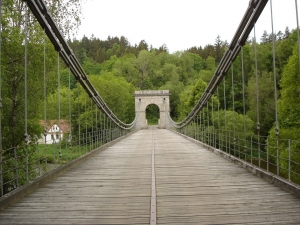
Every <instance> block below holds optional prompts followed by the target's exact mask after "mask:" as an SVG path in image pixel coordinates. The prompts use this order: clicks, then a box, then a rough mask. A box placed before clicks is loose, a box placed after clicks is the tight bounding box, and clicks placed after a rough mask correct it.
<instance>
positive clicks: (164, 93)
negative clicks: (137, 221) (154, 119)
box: [134, 90, 171, 129]
mask: <svg viewBox="0 0 300 225" xmlns="http://www.w3.org/2000/svg"><path fill="white" fill-rule="evenodd" d="M134 96H135V112H136V113H139V116H138V118H137V121H136V129H145V128H148V121H147V119H146V108H147V107H148V106H149V105H151V104H155V105H157V107H158V108H159V120H158V127H159V128H161V129H169V128H170V126H171V123H170V120H169V118H170V98H169V97H170V93H169V90H144V91H135V94H134Z"/></svg>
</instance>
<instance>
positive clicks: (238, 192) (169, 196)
mask: <svg viewBox="0 0 300 225" xmlns="http://www.w3.org/2000/svg"><path fill="white" fill-rule="evenodd" d="M162 137H163V138H162ZM154 139H155V141H154V142H155V168H156V191H157V224H300V199H298V198H296V197H294V196H293V195H291V194H289V193H287V192H284V191H282V190H280V189H279V188H277V187H275V186H273V185H271V184H269V183H267V182H265V181H263V180H262V179H260V178H258V177H256V176H254V175H252V174H251V173H249V172H248V171H246V170H245V169H243V168H240V167H238V166H237V165H235V164H232V163H230V162H228V161H227V160H226V159H224V158H221V157H219V156H217V155H215V154H214V153H212V152H210V151H207V150H205V149H202V148H200V147H199V146H198V145H196V144H193V143H191V142H189V141H187V140H186V139H185V138H183V137H181V136H177V135H176V134H174V133H172V132H169V131H167V130H157V131H156V132H155V137H154Z"/></svg>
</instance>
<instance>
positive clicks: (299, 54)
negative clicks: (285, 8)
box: [295, 0, 300, 74]
mask: <svg viewBox="0 0 300 225" xmlns="http://www.w3.org/2000/svg"><path fill="white" fill-rule="evenodd" d="M297 2H298V1H297V0H295V7H296V19H297V32H298V38H297V39H298V74H300V31H299V17H298V3H297Z"/></svg>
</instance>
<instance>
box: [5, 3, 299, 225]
mask: <svg viewBox="0 0 300 225" xmlns="http://www.w3.org/2000/svg"><path fill="white" fill-rule="evenodd" d="M25 2H26V4H27V6H28V9H29V11H28V12H27V8H26V12H25V13H24V16H25V17H26V19H25V21H28V20H29V18H28V17H29V15H30V16H33V17H34V18H36V20H37V21H38V23H39V25H40V26H41V27H42V28H43V30H44V33H45V37H46V36H47V37H48V38H49V40H50V41H51V43H52V45H53V46H54V48H55V50H56V51H57V57H58V65H59V63H60V62H59V60H60V59H62V61H63V62H64V63H65V65H66V66H67V67H68V68H69V72H70V73H69V75H70V74H73V75H74V77H75V78H76V80H77V82H78V83H79V84H80V85H81V86H82V88H83V89H84V91H85V93H87V96H88V97H89V98H90V101H91V108H95V113H94V114H93V115H92V118H93V121H94V122H93V124H91V127H86V132H84V133H82V132H81V129H80V127H79V128H75V127H72V126H70V127H69V128H68V130H69V135H68V138H67V141H65V142H63V141H62V139H63V138H62V131H61V127H62V126H63V125H64V124H65V121H64V120H63V119H62V118H60V117H59V118H58V120H57V122H56V123H57V124H56V125H54V126H52V127H51V132H50V133H49V131H48V129H47V122H49V121H47V119H45V120H44V121H43V126H44V127H45V129H44V134H43V136H44V138H43V139H42V140H39V141H38V142H35V141H33V139H34V138H33V137H31V136H30V134H29V133H28V131H29V129H28V121H27V117H28V112H27V111H26V110H27V104H28V103H27V100H26V95H28V93H29V91H30V90H27V89H26V80H27V79H26V78H27V68H26V65H27V58H26V57H27V56H26V52H27V44H28V43H27V42H28V41H27V35H28V33H27V29H28V28H27V27H26V23H25V25H24V33H25V39H24V43H23V44H24V52H25V58H24V61H25V69H24V71H25V75H24V76H25V79H24V80H25V84H24V86H25V93H24V95H25V96H24V99H25V100H24V104H25V107H24V108H25V112H24V118H25V119H24V121H25V122H24V123H25V130H24V143H23V144H19V145H16V146H12V147H9V148H3V147H2V146H3V143H5V141H6V139H5V137H6V136H5V130H2V128H1V122H0V151H1V152H0V182H1V183H0V184H1V190H0V210H1V211H0V224H151V225H154V224H299V223H300V199H299V197H300V186H299V177H300V171H299V167H300V163H299V161H298V160H297V158H299V155H300V152H299V146H300V145H299V142H298V141H297V140H292V139H289V140H286V139H285V140H281V139H280V134H279V131H280V129H279V128H280V124H279V121H278V116H277V114H278V111H277V108H276V107H275V112H274V113H275V114H276V121H274V124H275V129H274V139H271V138H270V139H267V141H262V140H263V138H262V137H261V136H260V131H261V130H260V123H259V120H258V121H257V135H252V134H251V135H248V134H246V131H245V130H244V132H242V133H239V132H236V131H235V130H234V129H233V130H232V129H221V127H220V123H217V124H215V123H214V121H215V120H213V118H212V117H213V114H214V112H216V114H215V115H218V117H220V110H218V107H219V105H214V101H213V96H214V95H215V96H219V94H220V93H219V90H218V87H220V86H221V85H223V82H225V76H231V77H232V85H233V86H234V82H233V81H234V70H233V69H232V70H230V69H231V68H233V62H234V61H235V60H236V59H237V56H238V55H239V54H241V59H242V60H241V64H242V65H241V67H242V68H244V60H243V46H244V45H245V43H246V41H247V39H248V37H249V34H250V32H251V31H252V30H253V28H255V23H256V21H257V20H258V19H259V17H260V15H261V13H262V12H263V10H266V9H265V6H266V4H267V3H268V1H267V0H251V1H249V6H248V8H247V9H246V12H245V14H244V17H243V18H242V20H241V23H240V25H239V27H238V29H237V31H236V33H235V35H234V37H233V39H232V41H231V43H230V45H229V47H228V50H227V51H226V53H225V54H224V56H223V58H222V60H221V62H220V64H219V66H218V67H217V69H216V71H215V73H214V76H213V77H212V79H211V81H210V82H209V84H208V86H207V88H206V89H205V92H204V93H203V94H202V96H201V97H200V98H199V100H198V102H197V104H196V105H195V107H194V108H193V109H192V111H191V112H190V113H189V114H188V116H187V117H186V118H185V119H184V120H182V121H180V122H174V121H173V120H172V118H171V116H170V102H169V101H170V100H169V95H170V93H169V91H168V90H160V91H153V90H152V91H151V90H144V91H136V92H135V119H134V120H133V122H132V123H129V124H128V123H124V122H123V121H121V120H120V119H119V118H118V117H117V116H116V115H115V114H114V112H112V110H111V109H110V108H109V107H108V105H107V104H106V103H105V101H104V100H103V99H102V97H101V96H100V95H99V93H98V91H97V90H96V89H95V87H94V86H93V84H92V83H91V81H90V80H89V77H88V76H87V74H86V73H85V72H84V70H83V69H82V67H81V65H80V63H79V62H78V60H77V59H76V57H75V56H74V54H73V52H72V50H71V49H70V47H69V45H68V43H67V42H66V40H65V39H64V37H63V36H62V34H61V32H60V30H59V28H58V26H57V24H56V22H55V21H54V19H53V17H52V16H51V14H50V12H48V9H47V6H46V4H45V3H44V2H43V1H42V0H27V1H25ZM295 3H296V9H297V0H296V1H295ZM1 5H2V1H1ZM270 5H271V11H272V1H270ZM295 11H296V16H297V18H298V11H297V10H295ZM298 27H299V26H298ZM272 33H274V32H273V31H272ZM298 40H299V34H298ZM274 41H275V40H274V36H273V49H272V56H273V63H274V64H273V66H274V80H275V82H274V86H275V87H274V96H275V102H277V96H278V95H277V92H276V91H277V87H276V69H275V63H276V61H275V60H276V59H275V44H274ZM298 43H299V41H298ZM254 46H255V42H254ZM299 49H300V47H299ZM44 61H46V59H44ZM255 61H256V62H257V54H256V50H255ZM299 65H300V63H299ZM254 67H257V64H256V65H254ZM256 70H257V68H256ZM242 71H243V70H242ZM0 75H1V73H0ZM28 76H30V75H29V74H28ZM45 76H46V75H45V74H44V79H45V80H46V77H45ZM58 76H59V74H58ZM242 76H244V74H242ZM69 79H70V76H69ZM0 80H1V77H0ZM69 83H70V81H69ZM44 84H45V85H46V82H44ZM0 87H1V85H0ZM224 90H225V89H224ZM232 90H234V87H232ZM79 94H80V93H79ZM0 95H1V96H0V99H1V107H0V117H1V115H2V113H3V110H5V109H3V108H2V96H3V94H2V93H1V89H0ZM225 96H226V93H224V99H225V101H226V97H225ZM254 97H257V96H254ZM232 98H234V92H233V91H232ZM59 101H60V99H59V98H58V104H60V103H59ZM86 101H87V100H85V105H86ZM257 101H258V100H257ZM243 102H244V92H243ZM149 104H156V105H157V106H158V108H159V112H160V113H159V115H160V116H159V122H158V125H157V126H149V125H148V124H147V120H146V107H147V106H148V105H149ZM233 104H234V101H233ZM69 105H71V101H70V100H69ZM257 105H259V103H258V102H257ZM275 105H277V103H275ZM295 107H296V106H295ZM233 109H234V105H233ZM244 113H245V106H244ZM59 115H60V114H59ZM244 116H245V115H244ZM45 118H46V117H45ZM71 118H72V116H71V115H70V116H69V120H71ZM225 119H226V114H225ZM227 119H228V120H229V118H227ZM0 121H1V120H0ZM216 121H218V120H216ZM69 122H70V121H69ZM99 122H100V123H99ZM69 124H72V123H71V122H70V123H69ZM94 124H95V125H94ZM98 124H101V125H100V126H98ZM78 126H83V125H80V124H79V125H78ZM86 126H87V125H86ZM244 126H245V124H244ZM76 131H77V132H76ZM48 135H50V141H51V143H52V144H51V145H47V142H49V139H48ZM41 143H44V144H45V145H44V147H42V145H41ZM283 143H284V144H285V145H283ZM49 149H50V151H48V152H52V155H51V157H49V156H47V157H44V158H43V157H40V155H41V153H42V152H43V151H47V150H49ZM282 151H284V152H285V153H286V154H280V152H282ZM33 156H35V157H33Z"/></svg>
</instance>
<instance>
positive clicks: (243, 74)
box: [241, 47, 247, 151]
mask: <svg viewBox="0 0 300 225" xmlns="http://www.w3.org/2000/svg"><path fill="white" fill-rule="evenodd" d="M241 57H242V85H243V117H244V151H246V148H247V146H246V104H245V71H244V49H243V47H242V50H241Z"/></svg>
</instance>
